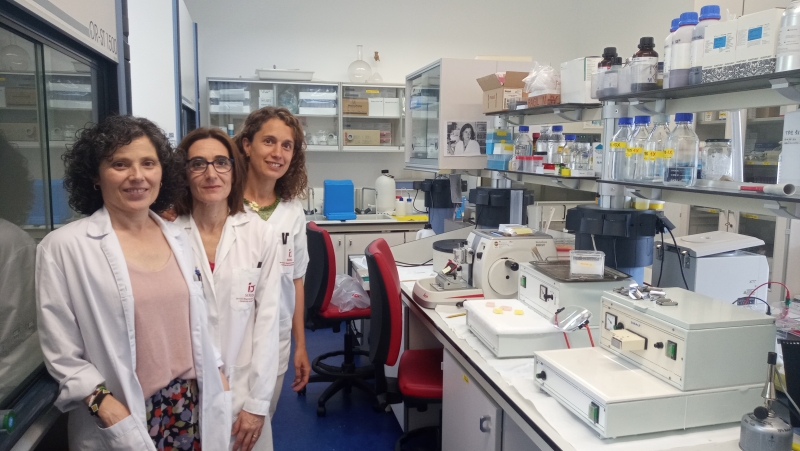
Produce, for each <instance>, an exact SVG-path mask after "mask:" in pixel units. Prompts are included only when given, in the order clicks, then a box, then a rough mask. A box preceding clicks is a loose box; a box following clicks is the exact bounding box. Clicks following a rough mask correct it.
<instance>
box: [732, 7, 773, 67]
mask: <svg viewBox="0 0 800 451" xmlns="http://www.w3.org/2000/svg"><path fill="white" fill-rule="evenodd" d="M784 11H785V9H784V8H770V9H765V10H764V11H759V12H757V13H753V14H748V15H746V16H742V17H740V18H738V19H737V21H736V22H737V27H736V67H735V69H734V77H735V78H743V77H752V76H754V75H765V74H771V73H773V72H775V54H776V52H777V50H778V31H779V30H780V26H781V16H782V15H783V12H784Z"/></svg>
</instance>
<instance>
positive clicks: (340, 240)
mask: <svg viewBox="0 0 800 451" xmlns="http://www.w3.org/2000/svg"><path fill="white" fill-rule="evenodd" d="M338 245H339V246H341V245H342V239H341V238H339V244H338Z"/></svg>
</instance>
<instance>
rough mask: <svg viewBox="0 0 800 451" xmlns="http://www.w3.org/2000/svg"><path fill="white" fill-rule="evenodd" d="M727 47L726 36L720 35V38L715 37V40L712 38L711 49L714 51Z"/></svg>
mask: <svg viewBox="0 0 800 451" xmlns="http://www.w3.org/2000/svg"><path fill="white" fill-rule="evenodd" d="M727 46H728V36H726V35H722V36H717V37H716V38H714V46H713V48H715V49H724V48H725V47H727Z"/></svg>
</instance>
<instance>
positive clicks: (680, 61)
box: [669, 11, 698, 88]
mask: <svg viewBox="0 0 800 451" xmlns="http://www.w3.org/2000/svg"><path fill="white" fill-rule="evenodd" d="M697 22H698V17H697V13H696V12H694V11H690V12H686V13H683V14H681V19H680V26H679V27H678V29H677V30H676V31H675V33H673V35H672V46H671V47H670V52H671V54H672V55H671V56H670V63H669V87H670V88H679V87H681V86H688V85H689V69H691V68H692V34H693V33H694V27H695V25H697Z"/></svg>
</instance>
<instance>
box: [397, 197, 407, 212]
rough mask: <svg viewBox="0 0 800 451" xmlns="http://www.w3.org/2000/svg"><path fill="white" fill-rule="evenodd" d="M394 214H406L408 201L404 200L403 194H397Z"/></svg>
mask: <svg viewBox="0 0 800 451" xmlns="http://www.w3.org/2000/svg"><path fill="white" fill-rule="evenodd" d="M394 215H395V216H405V215H406V201H405V200H403V196H397V199H396V200H395V202H394Z"/></svg>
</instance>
